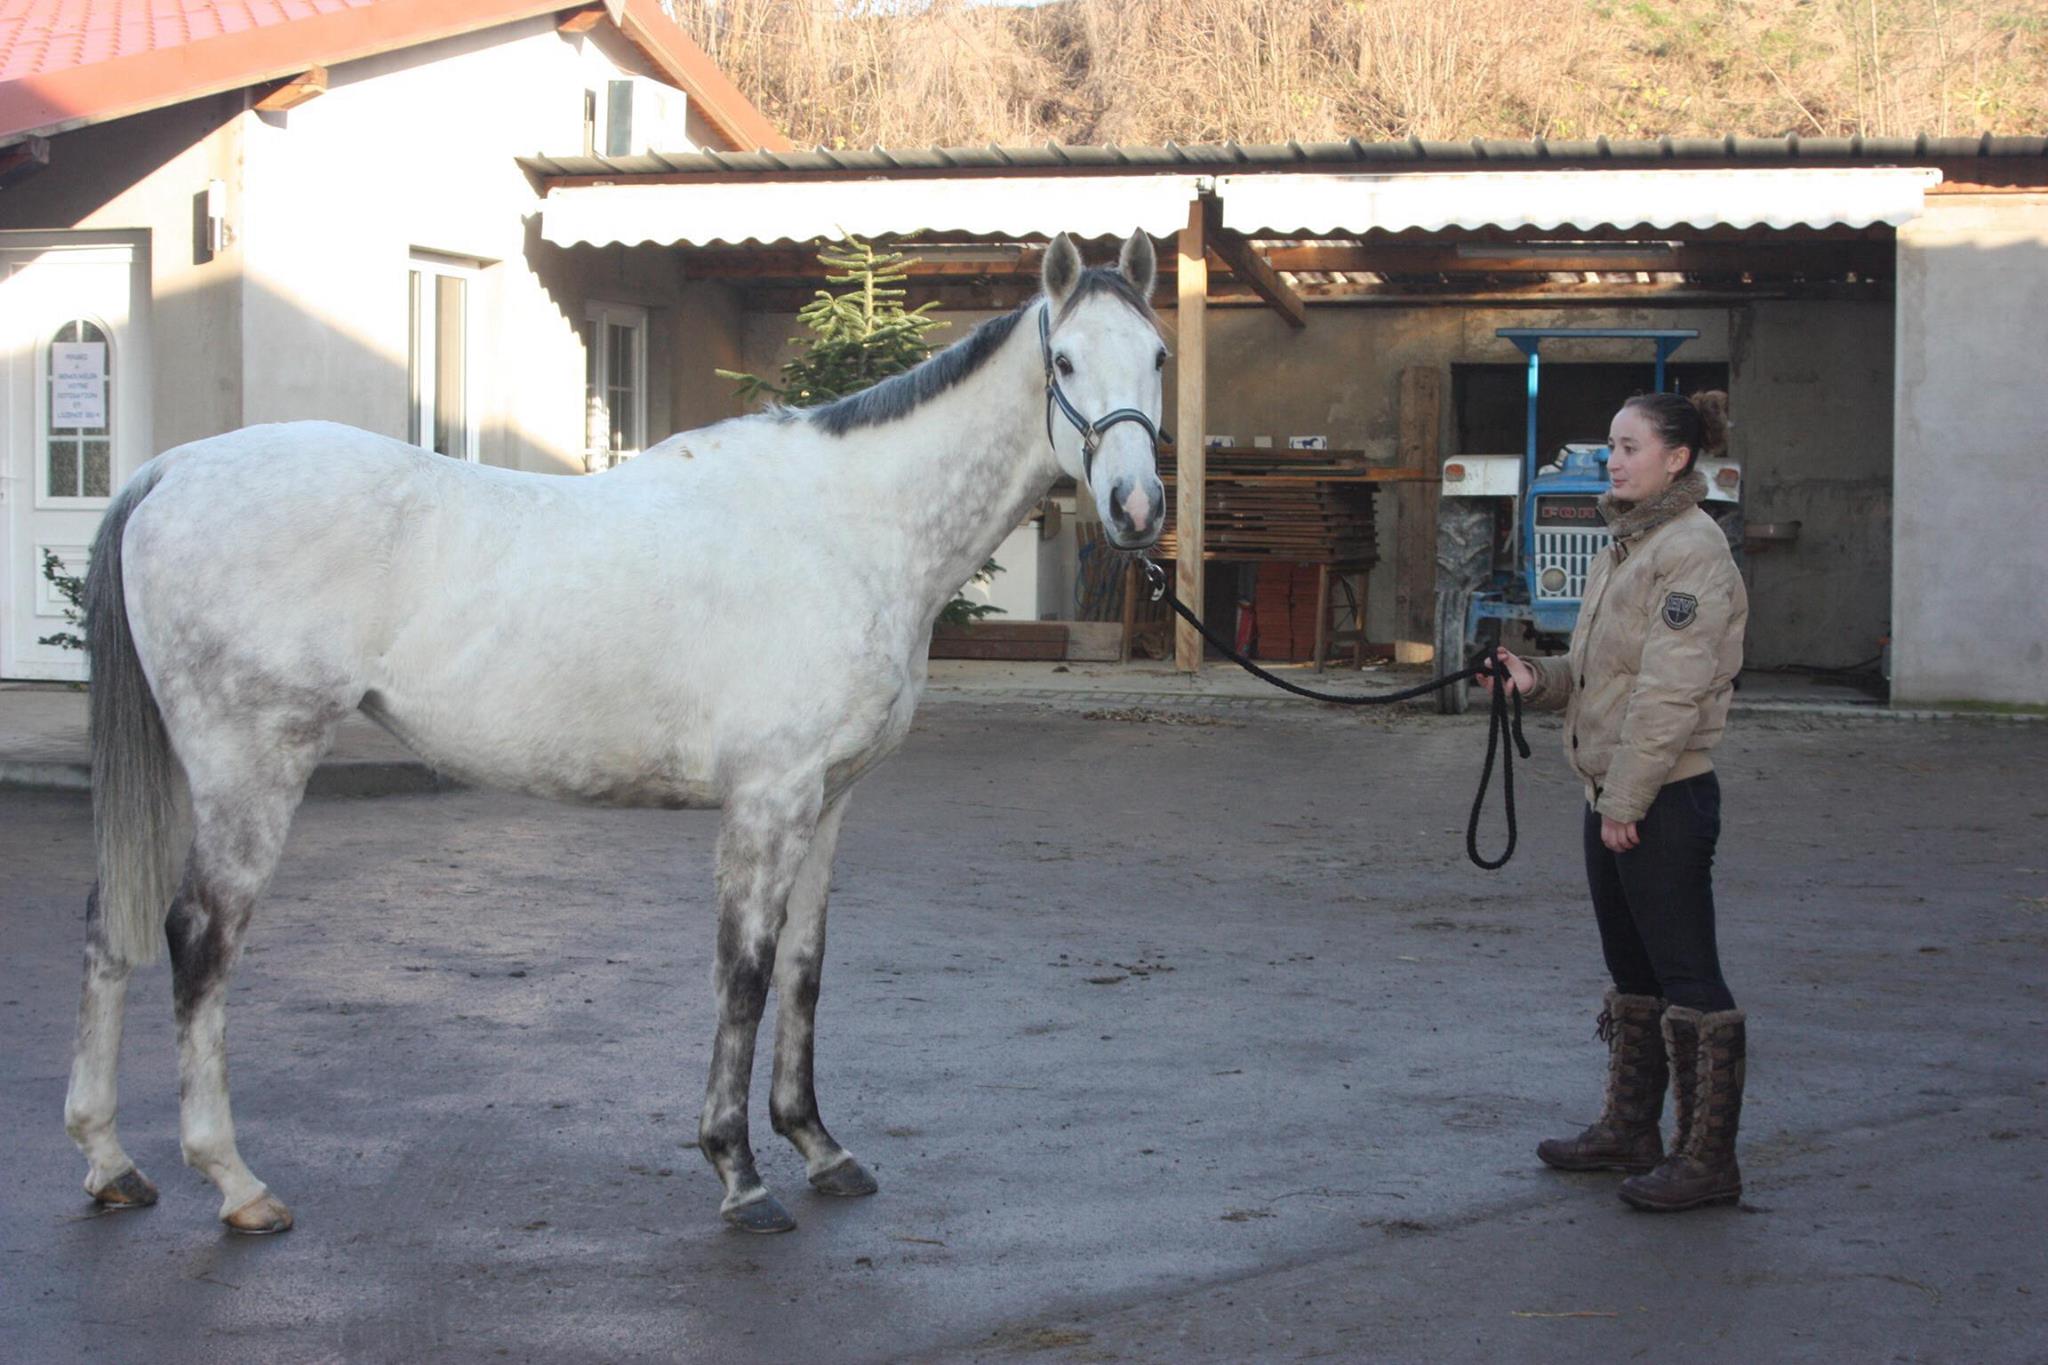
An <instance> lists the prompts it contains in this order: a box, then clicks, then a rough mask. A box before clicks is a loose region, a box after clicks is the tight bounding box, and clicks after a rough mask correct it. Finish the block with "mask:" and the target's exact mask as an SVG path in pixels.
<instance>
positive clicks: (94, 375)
mask: <svg viewBox="0 0 2048 1365" xmlns="http://www.w3.org/2000/svg"><path fill="white" fill-rule="evenodd" d="M148 269H149V262H148V252H147V248H146V247H145V246H144V245H143V244H142V242H141V241H139V240H136V239H135V238H133V237H132V236H123V235H120V234H109V233H83V232H80V233H21V232H5V233H0V364H4V368H0V678H47V679H80V678H83V677H84V676H85V655H84V653H83V651H81V650H78V649H72V648H67V647H65V646H64V645H63V644H61V643H55V642H54V639H55V637H62V636H66V635H72V636H75V635H76V634H77V630H76V628H75V627H73V626H72V625H71V624H70V623H68V622H67V621H66V619H65V603H64V601H63V598H62V596H61V594H60V593H59V591H58V588H57V585H56V584H54V583H53V582H52V581H51V580H50V577H49V576H48V575H47V574H46V573H45V571H44V570H45V562H46V561H45V556H46V554H48V555H54V556H55V559H56V563H57V564H58V565H59V566H60V569H59V572H60V573H62V574H64V575H68V576H73V577H78V578H83V577H84V575H85V567H86V559H87V555H88V553H89V550H90V547H91V545H92V538H93V533H94V532H95V531H96V530H98V528H99V522H100V514H101V513H102V512H104V511H105V510H106V507H107V504H108V502H110V501H111V500H112V498H113V495H114V493H115V491H116V490H118V489H119V488H120V487H121V485H122V483H123V482H124V481H126V479H127V478H128V476H129V475H130V474H133V473H134V472H135V470H136V468H137V467H138V466H140V465H141V464H142V463H143V461H145V460H147V459H148V458H149V457H150V456H151V455H152V454H153V453H155V452H154V450H153V449H152V447H151V443H150V431H149V415H150V365H149V327H148V309H149V283H148V280H149V277H148ZM46 641H47V642H49V643H46Z"/></svg>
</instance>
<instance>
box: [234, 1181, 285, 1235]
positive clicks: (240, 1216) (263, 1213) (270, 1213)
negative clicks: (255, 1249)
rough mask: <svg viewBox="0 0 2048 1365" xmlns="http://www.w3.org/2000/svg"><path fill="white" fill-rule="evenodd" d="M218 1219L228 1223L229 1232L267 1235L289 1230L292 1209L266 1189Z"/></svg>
mask: <svg viewBox="0 0 2048 1365" xmlns="http://www.w3.org/2000/svg"><path fill="white" fill-rule="evenodd" d="M220 1221H221V1222H223V1223H226V1224H227V1225H228V1230H229V1231H230V1232H239V1233H243V1234H245V1235H247V1236H250V1237H267V1236H269V1235H270V1234H271V1233H273V1232H290V1231H291V1227H292V1211H291V1210H290V1209H288V1208H286V1207H285V1206H284V1202H283V1201H282V1200H280V1199H279V1198H277V1196H275V1195H273V1194H271V1193H270V1192H269V1191H268V1190H266V1191H264V1192H263V1193H262V1194H259V1195H257V1196H256V1197H255V1198H254V1199H251V1200H250V1201H249V1202H248V1203H246V1204H244V1205H242V1207H240V1208H238V1209H236V1210H235V1211H234V1212H233V1213H224V1214H222V1215H221V1219H220Z"/></svg>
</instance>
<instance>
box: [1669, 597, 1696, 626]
mask: <svg viewBox="0 0 2048 1365" xmlns="http://www.w3.org/2000/svg"><path fill="white" fill-rule="evenodd" d="M1699 614H1700V599H1699V598H1697V597H1694V596H1693V595H1692V594H1691V593H1689V592H1674V593H1671V594H1670V595H1668V596H1667V597H1665V599H1664V624H1665V625H1667V626H1669V627H1671V628H1672V629H1673V630H1684V629H1685V628H1686V627H1687V626H1689V625H1691V624H1692V623H1693V622H1694V621H1695V620H1697V619H1698V618H1699Z"/></svg>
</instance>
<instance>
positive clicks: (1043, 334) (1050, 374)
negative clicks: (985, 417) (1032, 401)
mask: <svg viewBox="0 0 2048 1365" xmlns="http://www.w3.org/2000/svg"><path fill="white" fill-rule="evenodd" d="M1051 317H1052V300H1050V299H1048V300H1046V304H1045V307H1044V308H1043V309H1041V310H1039V314H1038V351H1039V354H1040V356H1041V357H1043V358H1044V360H1045V440H1046V444H1047V445H1053V444H1054V443H1053V439H1052V410H1053V407H1054V405H1058V407H1059V410H1060V411H1061V412H1062V413H1064V414H1066V418H1067V420H1068V421H1069V422H1071V423H1073V425H1074V430H1076V431H1078V432H1080V433H1081V480H1082V482H1084V483H1086V484H1088V485H1089V486H1090V487H1093V486H1094V483H1095V452H1096V450H1097V449H1098V448H1100V446H1101V445H1102V437H1103V434H1104V433H1106V432H1107V431H1108V430H1109V429H1110V428H1111V427H1113V426H1115V425H1116V424H1117V423H1118V422H1136V423H1137V424H1138V425H1139V426H1141V427H1143V428H1145V434H1146V435H1147V436H1150V437H1151V438H1152V448H1153V449H1154V450H1157V449H1158V448H1159V428H1158V426H1157V425H1156V424H1155V423H1154V422H1153V421H1152V419H1151V418H1150V417H1147V416H1146V415H1145V414H1144V413H1142V412H1139V411H1138V410H1137V409H1136V408H1118V409H1116V410H1115V411H1113V412H1106V413H1104V414H1103V415H1102V416H1101V418H1099V419H1098V420H1096V421H1093V422H1091V421H1089V420H1088V419H1087V418H1085V417H1083V416H1082V415H1081V411H1080V409H1078V408H1076V407H1075V406H1074V405H1073V403H1072V402H1070V401H1068V399H1067V395H1066V394H1065V393H1064V392H1063V391H1062V390H1061V389H1060V377H1059V374H1058V372H1057V371H1056V370H1054V368H1053V361H1052V323H1051V321H1050V319H1051ZM1055 449H1057V446H1055Z"/></svg>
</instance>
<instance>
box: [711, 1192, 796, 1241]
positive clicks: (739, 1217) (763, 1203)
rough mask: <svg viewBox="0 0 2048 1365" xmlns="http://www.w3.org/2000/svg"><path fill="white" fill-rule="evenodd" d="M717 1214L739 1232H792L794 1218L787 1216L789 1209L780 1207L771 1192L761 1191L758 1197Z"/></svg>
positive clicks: (794, 1223) (794, 1226)
mask: <svg viewBox="0 0 2048 1365" xmlns="http://www.w3.org/2000/svg"><path fill="white" fill-rule="evenodd" d="M719 1216H720V1217H722V1218H724V1219H725V1221H726V1222H728V1223H730V1224H732V1225H733V1226H734V1227H736V1228H738V1229H739V1230H740V1231H741V1232H793V1231H795V1230H796V1219H794V1218H792V1217H790V1216H789V1210H788V1209H785V1208H783V1207H782V1205H781V1204H780V1203H778V1202H777V1201H776V1198H775V1196H774V1195H772V1194H767V1193H763V1194H762V1196H761V1197H760V1198H759V1199H749V1200H748V1201H747V1202H746V1203H744V1204H739V1205H736V1206H735V1207H733V1208H729V1209H721V1210H719Z"/></svg>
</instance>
